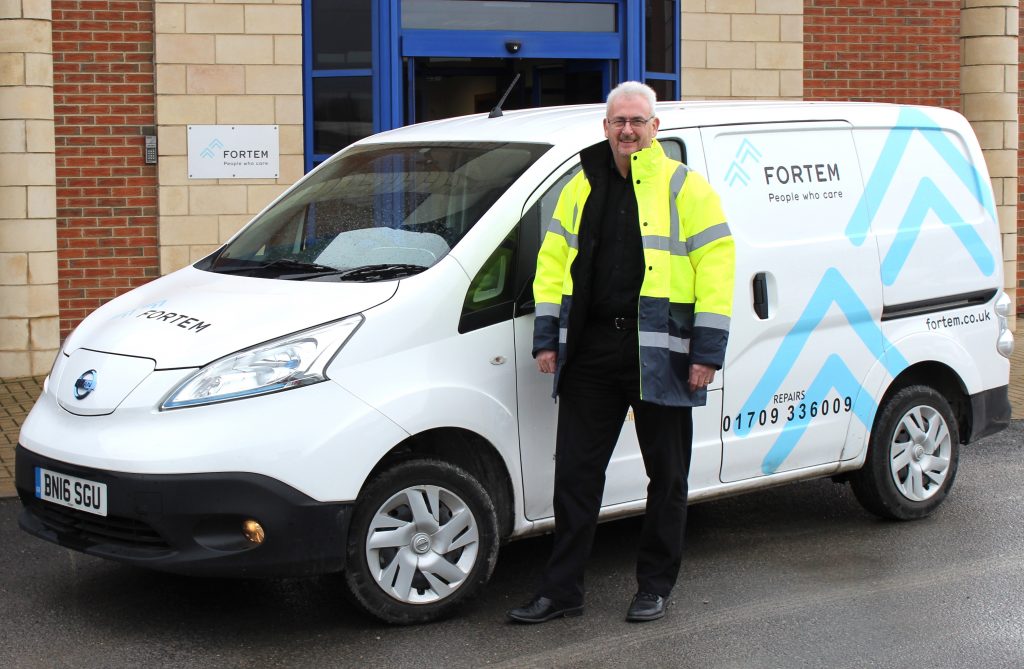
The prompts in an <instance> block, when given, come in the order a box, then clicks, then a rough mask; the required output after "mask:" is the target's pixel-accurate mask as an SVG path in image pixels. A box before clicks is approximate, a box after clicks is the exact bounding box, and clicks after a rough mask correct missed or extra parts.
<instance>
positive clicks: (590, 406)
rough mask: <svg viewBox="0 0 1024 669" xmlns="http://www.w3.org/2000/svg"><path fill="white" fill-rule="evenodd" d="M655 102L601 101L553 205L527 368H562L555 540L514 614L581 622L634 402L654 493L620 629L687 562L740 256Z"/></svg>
mask: <svg viewBox="0 0 1024 669" xmlns="http://www.w3.org/2000/svg"><path fill="white" fill-rule="evenodd" d="M654 103H655V94H654V91H653V90H651V89H650V88H649V87H648V86H645V85H644V84H641V83H638V82H635V81H627V82H625V83H622V84H620V85H619V86H617V87H616V88H615V89H614V90H613V91H612V92H611V93H610V94H609V95H608V104H607V113H606V118H605V119H604V134H605V137H607V138H608V141H607V142H601V143H600V144H596V145H594V146H592V147H590V148H588V149H585V150H584V151H583V152H581V154H580V162H581V163H582V167H583V170H582V172H580V173H579V174H577V175H576V176H575V177H574V178H573V179H572V181H570V182H569V183H568V184H567V185H566V187H565V189H564V190H563V191H562V193H561V195H560V196H559V200H558V205H557V207H556V209H555V213H554V217H553V218H554V220H553V221H552V222H551V225H550V227H549V228H548V231H547V232H546V234H545V236H544V240H543V242H542V244H541V249H540V253H539V255H538V258H537V276H536V279H535V281H534V285H533V290H534V298H535V301H536V305H537V317H536V321H535V325H534V351H533V354H534V358H535V359H536V361H537V367H538V369H540V371H542V372H546V373H554V375H555V380H554V388H555V391H554V394H555V395H556V396H557V397H559V398H560V401H559V404H558V429H557V435H556V446H555V490H554V508H555V537H554V546H553V549H552V554H551V557H550V560H549V561H548V564H547V567H546V569H545V572H544V576H543V580H542V583H541V587H540V589H539V591H538V594H537V596H536V597H535V598H534V599H533V600H532V601H531V602H529V603H528V604H526V605H525V606H522V607H519V608H515V609H511V610H510V611H509V612H508V616H509V618H510V619H511V620H513V621H516V622H522V623H540V622H544V621H547V620H551V619H553V618H558V617H561V616H574V615H579V614H581V613H582V612H583V570H584V565H585V562H586V560H587V557H588V555H589V554H590V547H591V544H592V542H593V537H594V531H595V529H596V524H597V516H598V512H599V510H600V506H601V498H602V495H603V492H604V482H605V469H606V468H607V466H608V461H609V459H610V458H611V453H612V450H613V449H614V448H615V443H616V441H617V440H618V436H619V432H620V431H621V429H622V423H623V421H624V420H625V417H626V412H627V409H628V408H629V407H632V408H633V414H634V417H635V424H636V432H637V438H638V440H639V443H640V450H641V452H642V454H643V458H644V466H645V468H646V470H647V476H648V478H649V479H650V483H649V484H648V487H647V511H646V515H645V517H644V523H643V529H642V532H641V537H640V546H639V554H638V557H637V568H636V578H637V593H636V595H635V596H634V597H633V600H632V602H631V603H630V605H629V609H628V612H627V614H626V619H627V620H629V621H634V622H638V621H645V620H655V619H657V618H660V617H662V616H663V615H664V613H665V606H666V600H667V598H668V595H669V593H670V592H671V590H672V586H673V585H674V584H675V580H676V575H677V574H678V572H679V565H680V562H681V560H682V552H683V534H684V531H685V527H686V496H687V481H686V479H687V474H688V472H689V466H690V453H691V449H692V433H693V423H692V420H691V413H690V412H691V408H692V407H694V406H702V405H703V404H705V402H706V400H707V385H708V384H709V383H711V381H712V380H713V379H714V376H715V371H716V370H717V369H720V368H721V367H722V363H723V360H724V358H725V345H726V341H727V340H728V336H729V319H730V314H731V305H732V292H733V257H734V247H733V241H732V237H731V236H730V234H729V227H728V225H727V224H726V222H725V216H724V214H723V213H722V209H721V206H720V204H719V200H718V196H717V195H716V194H715V192H714V190H712V188H711V186H710V185H709V184H708V182H707V181H706V180H705V179H704V177H702V176H701V175H700V174H697V173H696V172H692V171H690V170H689V169H688V168H687V167H686V166H685V165H683V164H682V163H679V162H677V161H674V160H672V159H670V158H668V157H667V156H666V155H665V153H664V151H663V150H662V148H661V146H660V145H659V144H658V142H657V141H656V140H655V139H654V137H655V135H656V134H657V132H658V125H659V120H658V118H657V117H656V116H655V114H654Z"/></svg>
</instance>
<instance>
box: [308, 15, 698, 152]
mask: <svg viewBox="0 0 1024 669" xmlns="http://www.w3.org/2000/svg"><path fill="white" fill-rule="evenodd" d="M315 1H319V2H329V1H331V0H304V1H303V4H304V9H305V11H304V12H303V21H304V25H303V35H304V42H303V52H304V53H303V55H304V58H303V62H304V65H303V70H304V73H305V76H304V77H303V79H304V91H303V104H304V112H305V121H306V122H305V126H304V135H305V137H304V138H305V149H306V150H305V155H306V169H307V170H309V169H311V168H312V167H313V165H315V164H316V163H318V162H320V161H322V160H324V159H326V158H327V157H328V156H326V155H314V154H313V95H312V88H313V85H312V84H313V80H314V79H316V78H318V77H367V76H369V77H371V78H372V91H373V131H374V132H380V131H382V130H389V129H391V128H397V127H400V126H402V125H404V119H405V113H406V107H407V105H408V104H409V103H408V101H407V100H406V97H407V95H408V93H409V91H407V90H405V85H404V83H403V72H402V58H403V57H412V58H416V57H428V56H453V57H469V58H472V57H476V58H510V57H514V58H530V59H547V58H550V59H560V60H589V61H595V60H601V61H608V62H611V61H616V62H617V63H618V68H617V70H618V79H619V80H620V81H625V80H628V79H633V80H637V81H644V80H645V78H646V79H661V80H670V81H673V83H674V89H675V91H676V93H677V95H678V92H679V72H678V67H679V65H678V64H679V39H678V36H679V2H678V1H677V2H676V3H675V11H674V19H673V20H674V23H675V29H674V32H675V35H676V39H675V40H674V41H675V63H676V71H675V72H673V73H648V72H646V71H645V68H644V54H645V50H644V49H645V47H644V40H645V34H644V26H645V24H644V0H601V1H602V2H614V3H615V4H616V5H617V19H618V20H617V22H616V25H617V31H616V32H615V33H564V32H524V31H447V30H402V29H401V14H400V2H401V0H372V2H373V9H372V21H373V26H372V30H373V67H372V69H370V70H365V69H362V70H314V69H312V67H311V66H310V65H309V64H310V63H312V62H313V44H312V41H313V40H312V34H313V32H312V18H311V17H312V12H311V11H309V5H310V3H312V2H315ZM560 1H561V2H586V1H588V0H560ZM589 1H591V2H593V1H594V0H589ZM509 41H517V42H520V43H521V45H522V46H521V48H520V49H519V51H518V52H517V53H516V54H515V55H514V56H511V55H510V54H509V53H508V51H507V50H506V49H505V43H506V42H509ZM610 78H611V77H610V76H609V77H606V81H608V84H609V85H614V84H615V83H618V82H617V81H610Z"/></svg>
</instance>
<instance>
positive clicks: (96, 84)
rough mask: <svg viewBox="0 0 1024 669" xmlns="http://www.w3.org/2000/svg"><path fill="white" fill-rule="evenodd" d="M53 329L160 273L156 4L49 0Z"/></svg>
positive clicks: (63, 331)
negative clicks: (150, 141) (151, 144)
mask: <svg viewBox="0 0 1024 669" xmlns="http://www.w3.org/2000/svg"><path fill="white" fill-rule="evenodd" d="M52 11H53V60H54V85H53V88H54V116H55V122H56V131H55V132H56V147H55V148H56V168H57V281H58V301H59V304H60V332H61V336H62V337H63V336H65V335H67V333H69V332H70V331H71V329H72V328H74V327H75V325H77V324H78V322H79V321H80V320H81V319H82V318H84V317H85V316H86V315H87V314H88V313H89V312H90V311H92V310H94V309H96V308H97V307H99V306H100V305H101V304H103V303H104V302H106V301H108V300H109V299H111V298H113V297H116V296H117V295H120V294H121V293H124V292H127V291H128V290H130V289H132V288H134V287H136V286H139V285H141V284H143V283H145V282H147V281H149V280H150V279H152V278H154V277H156V276H158V275H159V262H158V256H157V183H156V173H157V172H156V166H155V165H146V164H145V163H144V157H143V146H144V139H143V130H144V129H145V128H154V126H155V125H156V123H155V119H154V82H153V3H152V2H146V1H142V2H117V1H108V0H53V1H52Z"/></svg>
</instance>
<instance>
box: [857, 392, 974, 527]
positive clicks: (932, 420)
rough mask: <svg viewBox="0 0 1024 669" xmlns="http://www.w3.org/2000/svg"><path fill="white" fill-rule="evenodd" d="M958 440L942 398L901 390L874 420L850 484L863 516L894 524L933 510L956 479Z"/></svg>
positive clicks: (953, 424)
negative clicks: (863, 457)
mask: <svg viewBox="0 0 1024 669" xmlns="http://www.w3.org/2000/svg"><path fill="white" fill-rule="evenodd" d="M959 455H960V434H959V430H958V424H957V421H956V417H955V416H954V415H953V410H952V409H951V408H950V406H949V402H947V401H946V398H945V397H943V396H942V395H940V394H939V393H938V392H937V391H935V390H934V389H933V388H929V387H928V386H920V385H915V386H908V387H906V388H903V389H901V390H900V391H899V392H897V393H896V394H895V395H893V396H892V397H891V398H889V399H888V400H887V401H886V403H885V405H884V406H882V408H881V410H880V411H879V413H878V415H877V416H876V418H875V424H874V426H873V427H872V430H871V440H870V442H869V445H868V455H867V459H866V460H865V462H864V467H863V468H862V469H860V470H859V471H857V472H854V473H853V475H852V476H851V478H850V483H851V485H852V487H853V492H854V494H855V495H856V496H857V500H858V501H859V502H860V503H861V504H862V505H863V506H864V508H866V509H867V510H868V511H870V512H872V513H874V514H876V515H879V516H882V517H883V518H892V519H895V520H912V519H915V518H923V517H925V516H927V515H928V514H930V513H931V512H932V511H934V510H935V509H936V508H938V506H939V504H941V503H942V500H944V499H945V498H946V495H947V494H948V493H949V488H950V486H952V485H953V479H954V478H955V477H956V469H957V462H958V458H959Z"/></svg>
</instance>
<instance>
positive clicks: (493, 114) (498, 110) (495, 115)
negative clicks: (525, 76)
mask: <svg viewBox="0 0 1024 669" xmlns="http://www.w3.org/2000/svg"><path fill="white" fill-rule="evenodd" d="M517 81H519V73H518V72H516V78H515V79H513V80H512V83H511V84H509V85H508V88H507V89H506V90H505V94H504V95H502V96H501V99H500V100H498V104H496V105H494V109H492V110H491V113H490V114H488V115H487V118H498V117H499V116H501V115H502V114H501V105H503V104H505V98H507V97H508V94H509V93H511V92H512V87H513V86H515V85H516V82H517Z"/></svg>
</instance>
